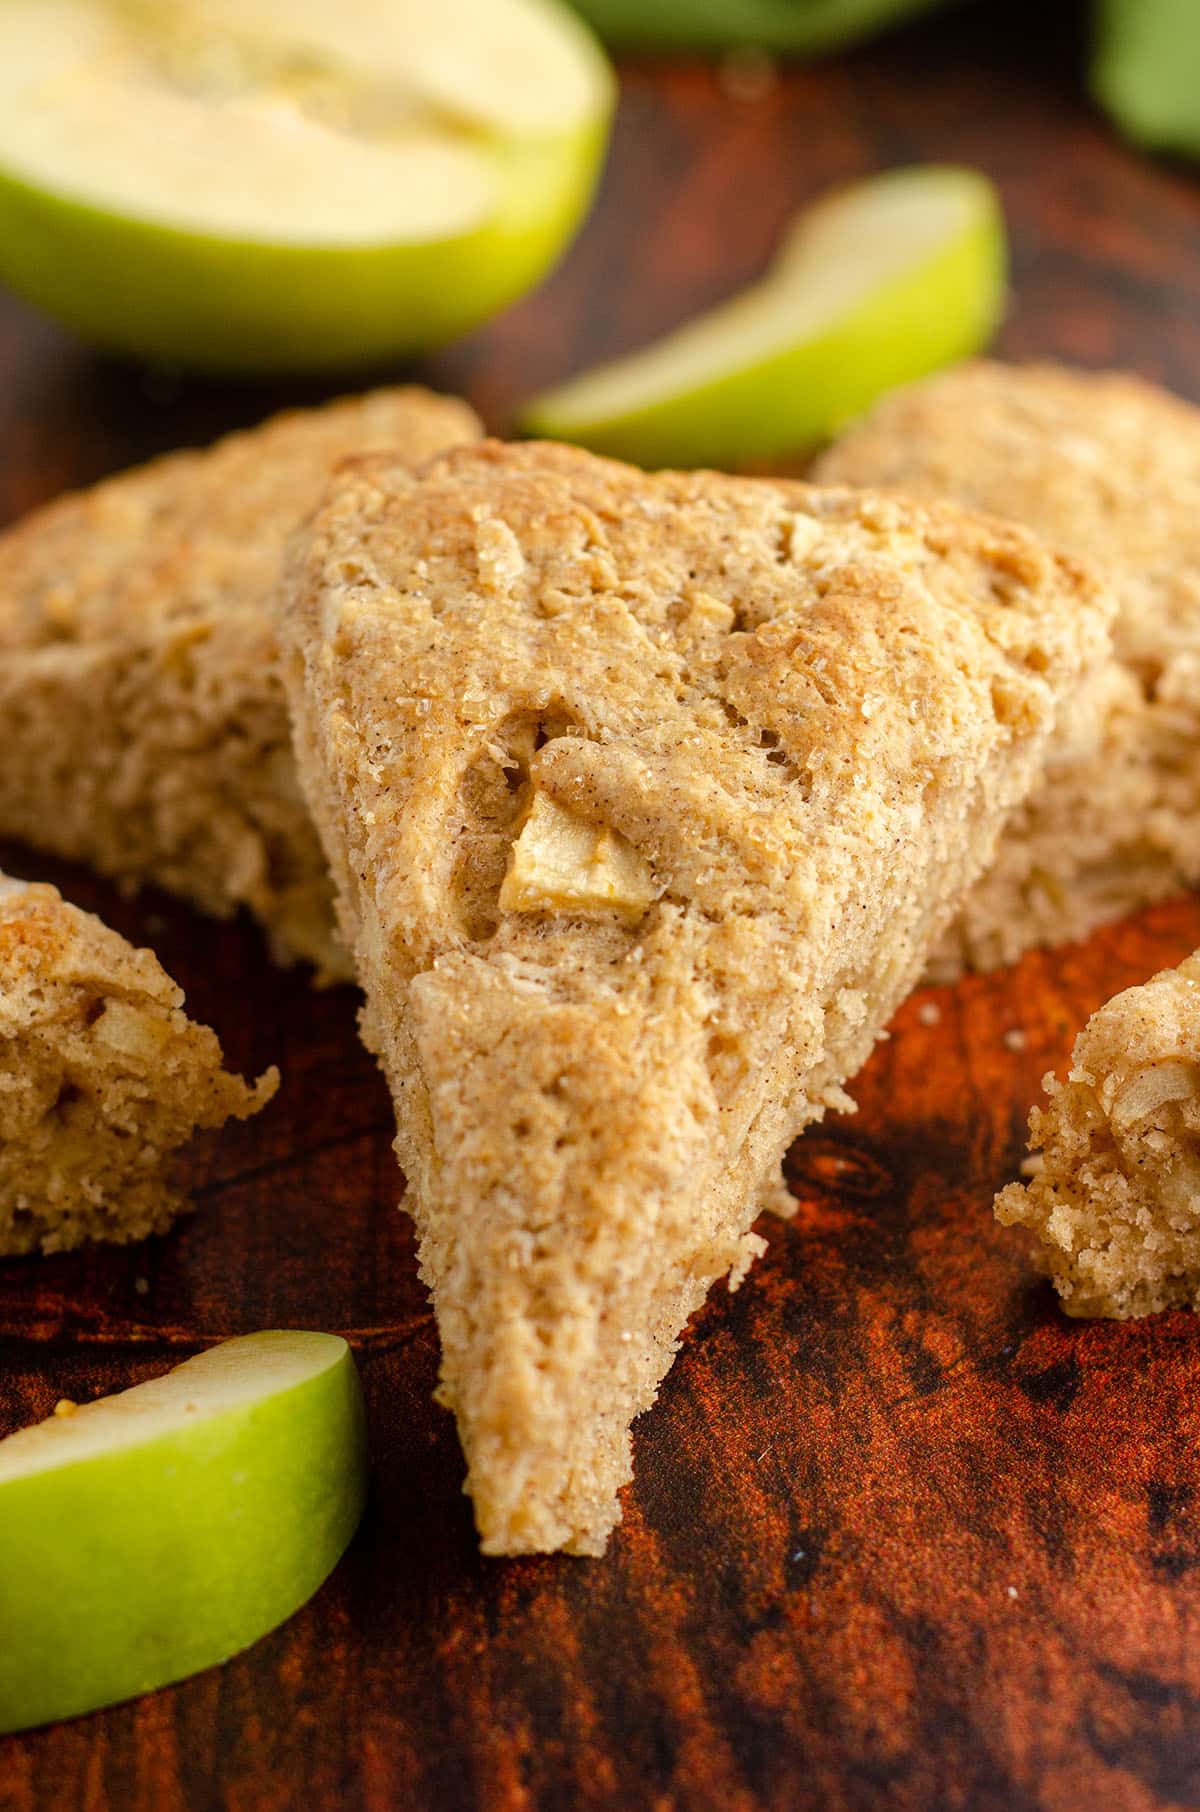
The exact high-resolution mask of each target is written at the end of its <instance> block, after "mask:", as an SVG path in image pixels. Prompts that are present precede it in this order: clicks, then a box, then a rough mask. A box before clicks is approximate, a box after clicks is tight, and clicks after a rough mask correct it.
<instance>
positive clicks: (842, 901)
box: [282, 445, 1109, 1553]
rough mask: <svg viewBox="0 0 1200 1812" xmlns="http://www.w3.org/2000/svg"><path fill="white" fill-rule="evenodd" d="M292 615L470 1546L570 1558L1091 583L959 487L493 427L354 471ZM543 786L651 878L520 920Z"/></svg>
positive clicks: (1010, 769)
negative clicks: (675, 470)
mask: <svg viewBox="0 0 1200 1812" xmlns="http://www.w3.org/2000/svg"><path fill="white" fill-rule="evenodd" d="M283 608H284V627H283V632H282V644H283V648H284V657H285V658H284V669H285V677H286V679H287V683H288V688H289V693H290V697H291V700H292V705H293V712H294V716H295V725H296V733H297V756H298V761H299V765H300V770H301V776H302V779H303V781H304V784H305V787H306V790H307V792H308V795H309V799H310V803H311V805H312V807H313V810H314V815H315V816H316V818H317V821H318V824H319V827H320V829H321V832H322V835H323V838H324V840H325V843H326V847H327V850H328V853H329V856H330V860H331V864H332V866H333V869H334V872H335V875H336V877H337V879H338V882H339V888H340V910H341V913H342V927H343V932H344V935H345V936H346V938H347V940H348V942H349V943H350V944H351V945H352V946H353V947H354V949H355V952H356V957H357V962H358V967H359V973H360V978H361V980H362V982H363V985H364V988H365V992H366V997H367V1006H366V1012H365V1019H364V1029H365V1033H366V1036H367V1039H368V1042H369V1043H370V1044H371V1046H372V1048H373V1049H375V1050H376V1051H377V1052H378V1053H379V1055H380V1058H381V1061H382V1063H383V1067H384V1069H385V1071H386V1073H387V1076H388V1079H389V1082H390V1085H391V1088H392V1092H393V1095H394V1097H395V1102H396V1110H397V1124H398V1139H397V1151H398V1154H399V1156H400V1159H401V1162H402V1164H403V1166H404V1169H405V1171H406V1173H407V1176H408V1182H409V1193H408V1195H407V1197H406V1202H407V1204H408V1205H409V1206H410V1207H411V1209H412V1212H413V1214H414V1217H415V1219H416V1222H417V1227H418V1232H419V1236H420V1254H421V1263H422V1269H423V1273H424V1275H425V1277H426V1279H427V1280H428V1282H429V1284H430V1286H431V1288H432V1290H433V1294H434V1300H435V1306H436V1310H437V1314H438V1321H439V1327H440V1330H441V1336H442V1347H443V1371H442V1386H441V1392H442V1395H443V1398H444V1400H445V1401H446V1402H447V1403H448V1404H450V1405H451V1406H452V1407H453V1408H454V1410H455V1412H456V1414H457V1416H458V1421H459V1428H460V1431H461V1433H462V1438H463V1443H464V1447H465V1449H466V1453H467V1457H468V1462H469V1467H470V1473H469V1480H468V1488H469V1489H470V1491H471V1493H472V1495H473V1497H474V1501H475V1510H476V1517H477V1520H478V1523H479V1527H480V1531H481V1533H482V1536H483V1543H484V1547H485V1549H486V1550H487V1551H488V1552H492V1553H511V1552H521V1551H529V1550H539V1549H553V1548H567V1549H569V1550H571V1551H574V1552H580V1553H595V1552H598V1551H599V1550H600V1549H601V1548H602V1547H603V1544H604V1541H605V1538H606V1536H607V1534H608V1531H609V1529H610V1528H611V1526H612V1524H613V1522H614V1520H615V1518H616V1515H617V1505H616V1495H615V1494H616V1490H617V1488H618V1487H619V1486H620V1485H621V1484H622V1483H623V1482H624V1480H625V1479H626V1478H627V1477H628V1474H629V1452H630V1447H629V1424H630V1422H631V1420H632V1418H633V1417H634V1416H635V1415H636V1414H637V1413H638V1411H640V1410H642V1409H644V1408H646V1407H647V1406H648V1405H649V1404H650V1403H651V1402H652V1401H653V1398H654V1395H655V1392H656V1390H657V1387H658V1383H659V1381H660V1379H661V1378H662V1376H663V1374H664V1372H665V1371H666V1369H667V1367H668V1366H669V1364H670V1361H671V1357H672V1354H673V1352H674V1350H675V1346H676V1343H677V1341H678V1338H679V1335H680V1333H681V1330H682V1328H683V1326H684V1323H685V1322H686V1320H687V1317H688V1315H689V1314H690V1313H691V1311H692V1310H693V1309H694V1308H695V1307H696V1306H697V1305H698V1304H699V1303H700V1302H701V1301H702V1300H703V1299H704V1296H705V1295H706V1294H707V1291H708V1289H709V1287H710V1285H711V1284H712V1282H713V1281H714V1280H715V1279H716V1278H718V1277H721V1276H724V1275H726V1274H732V1278H733V1280H734V1281H736V1280H737V1279H738V1277H739V1276H740V1275H741V1273H742V1272H743V1271H744V1269H745V1267H746V1265H747V1264H748V1262H749V1260H750V1259H751V1258H752V1257H753V1256H754V1254H755V1252H756V1251H757V1250H758V1249H759V1243H758V1241H757V1240H756V1238H755V1236H754V1235H753V1234H751V1232H750V1228H751V1224H752V1221H753V1219H754V1217H755V1214H756V1212H757V1207H758V1204H759V1201H760V1198H764V1197H766V1196H767V1195H768V1194H771V1193H773V1192H774V1191H775V1190H776V1188H777V1185H778V1163H779V1158H780V1155H781V1152H782V1150H783V1148H784V1146H785V1144H786V1143H787V1141H788V1140H789V1138H790V1137H791V1136H793V1135H794V1133H795V1132H796V1131H797V1130H798V1129H799V1128H800V1127H801V1126H802V1125H804V1124H805V1123H806V1122H807V1121H810V1120H812V1119H815V1118H817V1117H819V1116H820V1115H821V1113H822V1112H823V1111H824V1110H825V1108H826V1107H827V1106H830V1105H835V1106H844V1105H846V1100H845V1097H844V1095H843V1094H842V1092H841V1087H840V1085H841V1082H842V1081H843V1079H844V1078H845V1077H846V1076H848V1075H851V1074H853V1072H854V1071H855V1070H856V1069H857V1068H858V1067H859V1066H860V1064H861V1063H862V1061H863V1060H864V1058H865V1057H866V1055H867V1053H868V1051H869V1050H870V1048H871V1044H872V1042H873V1040H874V1038H875V1037H876V1035H877V1034H878V1032H879V1030H880V1029H881V1027H882V1026H883V1024H884V1022H885V1021H886V1019H887V1018H888V1016H889V1015H890V1013H891V1011H892V1009H893V1008H894V1006H895V1005H896V1003H897V1002H898V1000H899V999H900V998H901V997H902V996H903V994H904V993H905V992H906V991H907V989H908V988H909V987H910V986H911V985H912V982H913V980H914V979H915V977H916V975H917V974H918V972H919V969H920V966H921V964H922V962H923V961H924V958H925V954H926V952H927V950H928V948H929V944H930V942H931V940H932V939H933V938H934V937H935V936H936V935H937V934H938V933H939V931H940V929H941V928H942V926H943V924H944V922H945V919H946V917H947V915H948V913H949V911H950V909H951V906H952V903H953V901H954V900H955V898H956V897H957V896H958V894H959V893H960V892H961V890H962V889H963V887H964V886H965V885H966V884H967V882H969V881H970V880H971V879H972V878H973V877H974V876H975V875H977V874H978V873H979V872H980V871H981V868H982V865H983V863H984V862H985V860H986V859H987V858H988V856H989V854H990V852H991V849H992V847H993V844H994V839H995V835H996V833H997V831H998V828H999V825H1000V823H1001V821H1002V818H1003V815H1004V814H1005V813H1006V812H1007V811H1008V810H1009V809H1010V807H1011V805H1012V803H1013V802H1014V800H1015V799H1016V798H1017V797H1018V796H1019V795H1020V793H1021V790H1022V788H1023V787H1025V786H1027V785H1028V784H1029V780H1030V777H1031V775H1032V773H1033V771H1034V769H1035V766H1036V764H1037V763H1038V761H1039V759H1040V753H1041V746H1042V742H1043V739H1044V735H1045V733H1046V731H1047V729H1048V726H1049V724H1050V722H1051V720H1052V717H1053V713H1054V709H1055V704H1056V700H1057V697H1058V695H1059V694H1060V693H1061V691H1062V690H1063V689H1064V688H1066V687H1068V686H1070V685H1072V684H1073V683H1074V682H1075V681H1076V679H1077V677H1078V675H1079V673H1080V670H1081V668H1082V667H1083V666H1085V665H1086V664H1088V663H1089V662H1093V661H1095V660H1097V659H1098V658H1100V657H1101V655H1102V652H1103V649H1104V648H1105V646H1106V637H1105V633H1104V624H1105V621H1106V618H1107V615H1108V611H1109V605H1108V601H1107V600H1106V599H1105V598H1103V597H1101V596H1100V594H1099V593H1098V591H1097V588H1096V587H1095V586H1094V585H1093V584H1092V582H1091V580H1090V578H1089V577H1088V576H1087V575H1086V574H1085V573H1084V572H1083V571H1082V569H1080V568H1079V567H1078V566H1076V565H1075V564H1074V563H1073V562H1071V561H1069V560H1061V559H1057V558H1055V557H1053V556H1051V555H1049V554H1047V553H1046V552H1045V551H1044V550H1043V549H1042V548H1041V547H1040V546H1039V545H1038V544H1037V543H1036V542H1035V541H1034V540H1033V539H1032V537H1030V536H1028V535H1026V534H1024V533H1022V532H1021V531H1019V530H1014V529H1011V528H1008V527H1005V526H1003V525H1000V524H995V523H990V522H986V521H980V520H973V519H971V518H969V517H966V516H964V515H962V514H961V513H959V512H957V511H954V510H951V509H943V508H937V509H921V508H917V507H914V506H912V505H909V504H904V503H900V502H896V501H890V500H886V499H881V498H878V497H865V498H864V497H858V496H854V495H852V494H850V493H846V492H831V491H817V490H812V489H810V488H809V487H807V486H803V485H799V484H790V485H789V484H782V483H776V484H769V483H763V482H757V481H753V480H733V479H726V478H721V477H717V476H715V475H711V474H707V475H706V474H693V475H686V476H681V475H676V474H669V473H667V474H660V475H659V476H657V477H654V478H648V477H646V476H644V475H643V474H641V473H638V472H635V471H633V470H632V469H630V468H628V467H624V466H620V465H616V464H613V463H610V462H607V461H604V460H598V459H593V458H591V457H590V456H588V455H586V454H583V453H579V452H575V451H573V450H571V449H568V448H562V447H539V446H530V447H513V448H506V447H500V446H495V445H484V446H482V447H478V448H473V449H468V450H464V451H461V452H457V453H452V454H450V455H447V456H445V457H443V458H441V459H439V460H437V461H435V462H434V463H433V464H432V465H431V466H430V467H429V468H428V469H427V470H426V472H425V473H424V474H422V475H421V476H420V477H418V478H414V477H413V476H412V475H411V474H410V473H408V472H407V471H405V470H404V469H403V468H402V467H400V466H399V465H397V464H396V463H395V462H394V461H389V460H388V459H387V458H386V457H375V458H366V459H361V460H356V461H353V462H350V464H349V465H348V466H346V467H345V468H343V470H342V471H341V472H340V474H339V476H338V478H337V480H336V482H335V484H334V487H333V489H332V490H331V492H330V495H329V497H328V499H327V501H326V503H325V505H324V507H323V509H321V510H320V511H319V512H318V514H317V516H316V517H315V519H314V521H313V522H312V524H311V525H310V527H309V530H308V532H307V533H306V534H305V535H304V536H302V537H301V538H300V539H299V541H298V543H297V545H296V549H295V553H294V557H293V560H292V562H291V568H290V573H289V576H288V579H287V581H286V584H285V588H284V600H283ZM531 797H537V798H539V799H541V800H542V801H544V802H545V801H548V802H549V805H550V807H551V808H553V809H552V810H551V811H550V813H549V816H550V819H551V821H559V822H561V821H562V819H558V818H557V817H556V815H557V814H562V817H563V818H564V819H565V821H566V822H567V823H568V824H570V825H571V826H577V825H580V824H583V825H591V826H593V827H595V828H596V829H597V830H598V831H602V832H603V833H604V836H603V837H602V838H600V839H599V840H598V841H597V842H596V847H597V848H601V847H602V848H603V849H605V850H608V851H609V852H610V855H611V851H612V850H613V849H619V850H620V852H621V863H620V864H619V865H618V866H617V867H614V868H610V869H609V870H608V871H606V872H607V873H608V874H609V877H610V879H611V878H612V877H614V876H615V877H617V882H616V883H615V884H619V877H620V876H621V875H622V874H625V875H629V874H633V875H637V876H639V877H641V876H644V875H645V874H646V873H649V875H650V876H651V877H652V880H653V886H652V888H651V889H650V890H649V891H650V892H651V893H652V895H653V899H652V903H651V904H649V905H648V906H644V909H643V902H644V898H645V893H644V891H643V889H642V885H641V881H640V880H639V882H638V884H637V894H636V896H634V897H633V898H632V900H631V901H627V902H626V905H627V907H628V906H629V905H630V904H632V905H633V906H634V907H635V908H636V910H635V911H634V912H632V913H631V912H630V911H628V910H626V911H624V912H616V911H614V912H612V913H609V914H605V913H604V912H603V911H597V910H592V911H589V912H587V913H583V912H581V913H579V914H578V915H575V916H572V914H571V913H570V912H568V911H563V910H546V911H536V910H510V909H506V906H505V904H504V902H503V901H502V900H501V890H502V887H503V883H504V880H505V875H506V871H507V869H508V866H509V862H510V858H511V851H512V846H513V842H514V839H515V838H516V837H517V836H518V834H520V835H521V836H522V838H525V837H526V834H527V831H528V827H529V826H530V825H531V824H532V825H536V824H537V823H538V822H539V821H540V820H541V819H544V818H545V817H546V813H545V812H542V813H540V814H537V815H534V814H527V811H526V807H527V806H528V804H529V802H530V799H531ZM523 826H524V827H525V829H522V827H523ZM588 841H589V839H588V838H587V836H586V835H584V836H583V837H582V838H581V839H580V838H576V836H575V833H574V831H572V832H571V834H570V835H569V836H568V837H567V838H566V841H565V843H564V844H563V846H562V847H563V848H571V847H575V846H576V844H580V845H581V846H587V844H588ZM525 867H526V870H527V873H529V872H532V873H536V871H537V862H536V861H532V862H529V863H527V864H526V865H525ZM560 884H561V876H560V875H559V874H558V871H557V870H556V871H555V885H556V887H559V886H560ZM567 894H568V897H569V895H570V889H568V890H567ZM514 895H515V897H517V898H518V899H519V900H520V901H521V902H522V903H526V902H527V901H528V898H529V895H528V892H527V890H526V888H525V887H524V886H523V887H522V888H520V889H516V890H514V889H510V890H508V893H507V894H506V898H508V899H512V898H513V897H514ZM533 897H534V899H536V887H535V889H534V896H533ZM555 897H559V896H557V895H556V896H555Z"/></svg>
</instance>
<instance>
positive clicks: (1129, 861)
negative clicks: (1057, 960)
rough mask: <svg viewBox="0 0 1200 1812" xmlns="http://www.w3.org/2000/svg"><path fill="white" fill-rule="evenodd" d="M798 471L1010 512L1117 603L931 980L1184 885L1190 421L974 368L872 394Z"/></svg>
mask: <svg viewBox="0 0 1200 1812" xmlns="http://www.w3.org/2000/svg"><path fill="white" fill-rule="evenodd" d="M817 476H818V477H819V478H820V479H821V480H822V481H824V482H828V483H837V484H862V485H888V486H893V485H894V486H897V487H899V488H901V489H903V490H904V491H905V492H907V493H909V494H910V495H913V496H918V497H953V498H954V499H955V500H956V501H957V502H959V503H961V504H964V505H966V506H967V507H969V508H972V509H985V510H991V511H994V512H995V513H996V514H997V515H1001V516H1008V517H1011V518H1012V519H1013V520H1014V521H1016V522H1022V523H1025V524H1027V526H1028V527H1030V528H1032V529H1033V530H1035V532H1036V533H1038V534H1040V535H1044V536H1045V537H1046V538H1047V540H1049V541H1051V542H1053V543H1054V545H1055V546H1058V547H1064V548H1069V549H1074V550H1076V551H1077V552H1079V553H1080V554H1085V555H1086V556H1087V558H1088V559H1089V560H1093V561H1096V562H1098V563H1100V565H1101V567H1102V569H1103V572H1104V576H1105V579H1106V581H1107V582H1108V583H1109V584H1110V585H1111V587H1112V590H1113V591H1114V592H1115V594H1116V597H1117V616H1116V619H1115V621H1114V623H1113V648H1114V659H1113V661H1112V662H1111V663H1110V664H1109V666H1108V668H1107V669H1106V670H1105V671H1104V672H1103V673H1102V674H1100V675H1098V676H1097V678H1096V681H1095V682H1094V683H1093V685H1092V686H1091V687H1090V688H1089V689H1088V691H1087V692H1086V693H1085V694H1083V695H1081V696H1080V698H1079V700H1078V701H1077V703H1076V705H1075V706H1074V707H1073V708H1072V709H1071V711H1069V712H1068V713H1067V714H1066V715H1065V716H1064V719H1063V721H1062V724H1061V725H1060V728H1059V730H1058V731H1057V732H1056V734H1055V737H1054V741H1053V743H1052V745H1051V748H1050V752H1049V759H1048V761H1047V768H1046V779H1045V781H1044V782H1043V784H1042V785H1041V786H1040V787H1039V788H1038V789H1037V791H1036V792H1035V793H1034V795H1033V797H1032V798H1031V799H1030V801H1029V803H1028V804H1027V805H1026V806H1025V807H1024V808H1023V809H1022V810H1021V811H1020V812H1019V813H1018V814H1017V815H1016V816H1015V818H1014V819H1013V822H1012V825H1011V826H1010V828H1009V829H1008V830H1007V831H1006V832H1005V835H1004V838H1003V841H1002V843H1001V845H1000V850H999V852H998V857H997V861H996V863H995V866H994V867H993V868H992V870H991V871H990V872H989V873H988V875H987V876H986V877H985V878H984V880H983V882H982V883H981V885H980V886H979V887H978V888H977V889H975V891H974V892H973V893H972V895H971V897H970V899H969V900H968V901H967V902H966V905H965V908H964V910H963V913H962V914H961V916H960V918H959V920H958V921H957V923H956V925H955V927H954V931H953V935H952V937H951V939H950V940H948V943H947V946H946V949H945V950H944V952H943V953H942V956H941V960H940V962H939V965H938V966H939V968H940V969H941V970H942V971H943V972H949V971H953V970H955V969H958V968H961V967H962V966H963V964H964V963H966V964H970V965H972V966H975V967H982V968H990V967H992V966H993V965H994V964H996V963H1000V962H1008V961H1011V960H1012V959H1013V958H1014V957H1016V956H1018V955H1019V954H1020V952H1021V951H1022V950H1024V949H1026V948H1027V947H1028V946H1029V945H1031V944H1056V943H1062V942H1064V941H1066V940H1068V939H1072V938H1078V937H1082V936H1083V935H1084V934H1085V933H1086V932H1088V931H1090V930H1091V929H1092V928H1093V926H1095V925H1097V924H1100V923H1103V922H1104V921H1105V920H1108V919H1114V918H1119V917H1121V916H1122V915H1123V914H1125V913H1128V912H1132V911H1133V910H1134V909H1135V908H1136V907H1138V906H1141V905H1144V904H1145V903H1146V902H1147V901H1149V900H1154V899H1160V898H1162V897H1163V896H1164V895H1165V894H1169V893H1176V892H1178V891H1179V890H1180V888H1181V887H1184V886H1195V885H1197V884H1198V883H1200V410H1197V409H1195V408H1194V407H1193V406H1192V405H1191V404H1189V403H1185V402H1183V401H1181V400H1180V398H1178V397H1175V396H1171V395H1169V394H1168V393H1167V392H1166V391H1165V390H1160V389H1158V388H1157V387H1156V386H1155V385H1152V384H1146V383H1143V382H1142V380H1141V379H1140V378H1135V377H1129V376H1126V375H1124V374H1121V373H1113V372H1092V371H1071V370H1069V369H1066V368H1065V367H1062V366H1056V365H1017V366H1013V365H998V364H991V363H987V362H980V363H977V364H971V365H964V366H960V367H959V368H958V369H957V370H954V371H948V372H943V373H941V374H940V375H939V376H937V377H933V378H928V379H925V380H924V381H923V382H921V383H919V384H914V385H912V386H910V387H909V388H908V389H905V390H901V391H898V392H897V393H896V394H895V395H893V396H890V397H887V398H885V400H884V401H883V402H882V403H881V404H880V405H879V407H878V408H877V409H876V410H875V411H874V413H873V414H872V415H871V416H869V417H868V418H867V420H866V421H865V422H863V423H862V424H861V425H860V426H858V427H855V428H852V429H850V431H849V432H848V433H847V434H846V435H845V436H844V437H843V439H842V440H841V442H840V443H839V444H838V445H837V446H836V447H835V448H834V449H833V451H832V452H831V453H829V454H828V455H827V456H826V457H825V459H824V460H822V461H821V462H820V464H819V466H818V468H817Z"/></svg>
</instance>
